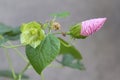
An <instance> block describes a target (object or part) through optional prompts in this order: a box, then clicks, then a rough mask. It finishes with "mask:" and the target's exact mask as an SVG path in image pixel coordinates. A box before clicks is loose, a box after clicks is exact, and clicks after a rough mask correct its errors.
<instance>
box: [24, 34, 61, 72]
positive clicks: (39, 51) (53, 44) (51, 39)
mask: <svg viewBox="0 0 120 80" xmlns="http://www.w3.org/2000/svg"><path fill="white" fill-rule="evenodd" d="M59 51H60V42H59V40H58V39H57V38H56V37H55V36H54V35H52V34H48V35H47V36H46V38H45V39H44V40H42V41H41V43H40V45H39V46H37V47H36V48H32V47H31V46H29V45H28V46H26V55H27V57H28V59H29V61H30V63H31V65H32V66H33V68H34V69H35V70H36V72H37V73H38V74H41V72H42V71H43V69H44V68H45V67H47V66H48V65H49V64H50V63H51V62H52V61H53V60H54V59H55V58H56V56H57V55H58V54H59Z"/></svg>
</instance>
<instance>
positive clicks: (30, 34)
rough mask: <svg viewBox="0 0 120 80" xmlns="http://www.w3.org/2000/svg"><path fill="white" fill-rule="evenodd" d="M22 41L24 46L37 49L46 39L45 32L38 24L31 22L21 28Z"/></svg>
mask: <svg viewBox="0 0 120 80" xmlns="http://www.w3.org/2000/svg"><path fill="white" fill-rule="evenodd" d="M20 29H21V35H20V41H21V43H22V44H24V45H28V44H29V45H31V46H32V47H33V48H36V47H37V46H38V45H39V44H40V42H41V40H43V39H44V38H45V33H44V30H43V29H42V28H41V25H40V24H39V23H37V22H29V23H26V24H23V25H22V26H21V28H20Z"/></svg>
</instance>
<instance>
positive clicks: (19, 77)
mask: <svg viewBox="0 0 120 80" xmlns="http://www.w3.org/2000/svg"><path fill="white" fill-rule="evenodd" d="M29 66H30V63H28V64H27V65H26V66H25V68H24V69H23V70H22V71H21V72H20V74H19V76H18V80H21V77H22V75H23V73H24V72H25V71H26V70H27V69H28V67H29Z"/></svg>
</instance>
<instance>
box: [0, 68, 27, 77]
mask: <svg viewBox="0 0 120 80" xmlns="http://www.w3.org/2000/svg"><path fill="white" fill-rule="evenodd" d="M15 74H16V75H17V76H18V75H19V74H18V73H15ZM0 77H7V78H12V79H13V75H12V72H11V71H9V70H0ZM28 78H29V77H28V76H27V75H24V74H23V75H22V79H28Z"/></svg>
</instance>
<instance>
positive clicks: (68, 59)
mask: <svg viewBox="0 0 120 80" xmlns="http://www.w3.org/2000/svg"><path fill="white" fill-rule="evenodd" d="M60 63H61V64H62V65H64V66H67V67H70V68H74V69H79V70H85V67H84V65H83V63H82V62H81V61H80V60H78V59H75V58H74V57H73V56H72V55H71V54H64V55H63V59H62V61H61V62H60Z"/></svg>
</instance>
